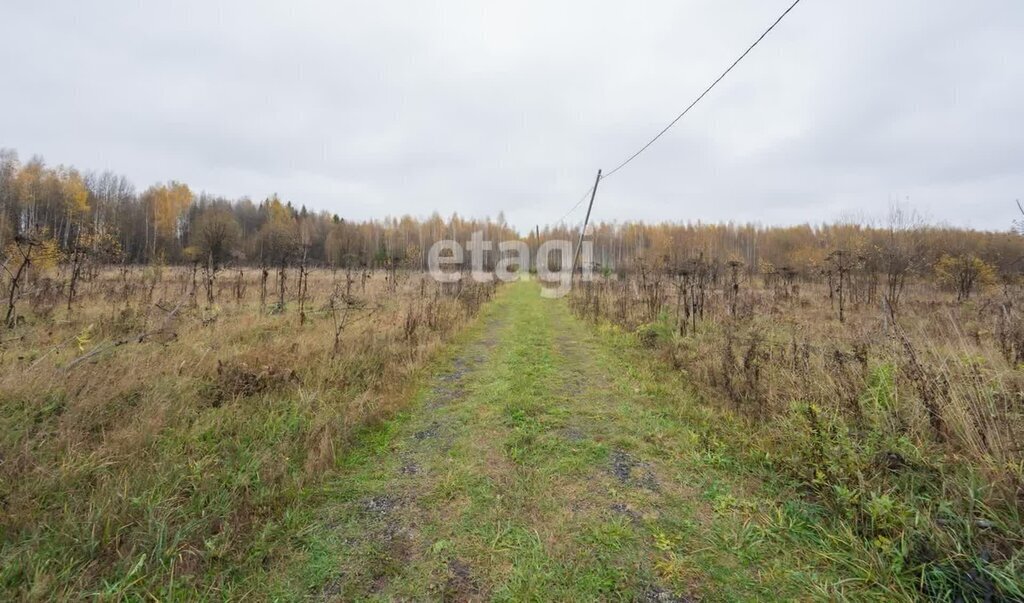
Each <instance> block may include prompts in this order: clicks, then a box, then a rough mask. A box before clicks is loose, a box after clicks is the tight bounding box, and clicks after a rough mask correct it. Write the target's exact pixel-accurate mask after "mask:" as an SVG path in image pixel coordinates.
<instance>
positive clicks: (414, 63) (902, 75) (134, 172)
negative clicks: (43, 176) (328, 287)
mask: <svg viewBox="0 0 1024 603" xmlns="http://www.w3.org/2000/svg"><path fill="white" fill-rule="evenodd" d="M785 4H786V3H785V2H765V1H764V0H729V1H728V2H721V1H712V0H700V1H686V2H673V1H670V0H663V1H662V0H659V1H656V2H646V3H641V4H639V5H638V4H637V3H632V4H630V3H598V4H594V3H585V2H561V3H552V2H542V1H539V0H526V1H523V2H517V3H492V2H478V1H469V0H465V1H459V2H452V1H449V2H403V3H377V4H367V3H354V2H342V3H328V2H323V3H307V2H295V3H270V2H229V3H217V4H216V5H215V6H213V5H212V3H208V2H192V1H189V2H178V3H141V2H127V1H112V2H104V3H80V2H52V3H30V2H8V3H5V6H4V7H3V8H2V9H0V39H2V40H4V50H5V52H3V53H2V54H0V66H2V69H0V74H2V75H0V77H2V81H3V90H4V93H3V94H2V95H0V146H7V147H13V148H16V149H18V150H19V151H20V152H21V153H22V154H23V155H30V154H33V153H38V154H41V155H43V156H44V157H45V158H46V159H47V160H48V161H50V162H52V163H65V164H72V165H75V166H78V167H81V168H84V169H97V170H102V169H112V170H115V171H118V172H120V173H124V174H126V175H127V176H128V177H129V178H131V179H132V180H133V181H134V182H135V183H136V184H137V185H138V186H140V187H144V186H147V185H148V184H150V183H152V182H155V181H158V180H167V179H171V178H174V179H179V180H184V181H186V182H188V183H189V184H190V185H192V186H193V188H195V189H199V190H207V191H209V192H211V193H214V194H221V195H226V196H243V195H248V196H252V197H254V198H260V197H263V196H265V195H268V194H270V193H272V192H277V193H279V194H280V195H281V196H282V197H284V198H286V199H290V200H292V201H294V202H295V203H302V204H306V205H307V206H309V207H312V208H316V209H327V210H330V211H332V212H337V213H339V214H342V215H345V216H350V217H353V218H368V217H382V216H384V215H387V214H392V215H394V214H402V213H411V214H414V215H427V214H429V213H430V212H432V211H433V210H435V209H436V210H438V211H440V212H441V213H442V214H449V213H452V212H458V213H460V214H468V215H477V216H484V215H491V216H494V215H496V214H497V213H498V212H499V211H501V210H504V211H505V213H506V215H507V216H508V218H509V220H510V221H511V222H512V223H513V224H516V225H517V226H519V227H520V228H523V229H525V228H528V227H530V226H532V225H533V224H535V223H546V222H551V221H553V220H556V219H558V218H559V217H560V216H562V214H564V213H565V211H566V210H567V209H568V208H569V207H570V206H571V205H572V204H573V203H575V202H576V200H577V199H578V197H579V195H580V194H581V193H582V192H583V191H584V190H585V189H586V188H587V187H588V186H589V184H590V182H591V181H592V179H593V174H594V172H595V171H596V169H597V168H598V167H603V168H605V169H608V168H611V167H613V166H614V165H615V164H616V163H618V162H619V161H620V160H622V159H623V158H625V157H626V156H628V155H629V154H630V153H631V152H632V151H633V150H635V149H636V148H637V147H638V146H640V145H641V144H643V142H645V141H646V139H648V138H649V137H650V136H652V135H653V134H654V133H655V132H657V131H658V130H659V129H660V128H661V127H662V126H663V125H664V124H665V123H667V121H669V120H670V119H671V118H672V117H674V115H675V114H676V113H678V111H679V110H680V109H681V108H682V107H684V106H685V105H686V104H688V103H689V101H690V100H691V99H692V98H693V97H694V96H695V95H696V94H697V93H698V92H699V91H700V90H701V89H703V87H704V86H705V85H706V84H707V83H708V82H709V81H710V80H711V79H713V78H714V77H715V76H717V74H718V73H719V72H720V71H721V70H722V69H723V68H724V67H725V66H726V65H727V64H728V63H729V62H731V61H732V59H733V58H735V56H736V55H737V54H738V53H739V52H740V51H741V50H742V48H744V47H745V46H746V44H749V42H750V41H751V40H753V38H755V37H756V36H757V35H758V34H759V33H760V31H761V30H763V29H764V27H766V26H767V24H768V23H770V22H771V20H772V19H774V17H775V16H776V15H777V14H778V13H779V12H780V11H781V10H782V9H783V8H784V6H785ZM1022 32H1024V6H1021V5H1020V3H1019V2H1014V1H1012V0H987V1H984V2H979V3H963V2H953V1H952V0H932V1H927V0H901V2H883V1H882V0H863V1H859V2H847V3H834V2H825V1H822V0H807V1H806V2H803V3H801V5H800V6H798V7H797V9H796V10H795V11H794V12H793V13H792V14H791V15H790V17H789V18H788V19H787V20H786V21H784V22H783V24H782V25H780V27H779V28H778V29H777V30H776V31H775V32H773V34H772V35H771V36H769V37H768V38H767V39H766V40H765V42H764V43H763V44H762V45H761V46H760V47H759V48H758V49H757V50H755V52H754V53H753V54H751V55H750V56H749V57H748V59H747V60H746V61H745V62H744V63H742V64H741V65H740V67H739V68H738V69H737V70H736V71H734V72H733V74H731V75H730V77H729V78H728V79H726V80H725V81H724V82H723V83H722V84H721V85H720V86H719V88H717V89H716V90H715V91H714V92H713V93H712V94H711V95H710V96H709V97H708V98H707V99H705V102H704V103H703V104H701V105H700V106H698V108H697V109H695V110H694V111H693V112H692V113H691V114H690V115H689V116H687V118H686V119H684V120H683V121H682V122H680V123H679V124H678V126H677V128H676V129H674V130H672V131H671V132H670V133H669V134H668V135H666V137H664V138H663V139H662V140H660V141H659V142H658V143H657V144H656V145H654V146H653V147H651V148H650V149H649V150H648V151H647V152H646V153H645V154H644V155H643V156H641V158H640V159H638V160H637V161H636V162H634V163H633V164H631V165H630V166H629V168H627V169H625V170H623V171H622V172H620V173H619V174H617V175H616V176H615V177H614V178H611V179H609V180H608V181H607V182H605V183H603V184H602V188H601V193H600V195H599V203H598V205H597V207H596V210H595V216H596V217H597V218H598V219H606V220H615V219H617V220H625V219H637V218H639V219H645V220H661V219H665V220H697V219H700V220H705V221H722V220H736V221H760V222H764V223H790V222H803V221H812V222H818V221H823V220H830V219H834V218H837V217H839V216H841V215H844V214H849V213H851V212H859V213H862V214H868V215H881V214H883V213H884V212H885V209H886V207H887V205H888V204H889V202H890V201H891V200H895V199H899V200H903V199H905V198H908V197H909V199H910V201H911V203H912V204H913V205H915V206H916V207H918V208H919V209H921V210H923V211H924V212H926V213H927V214H928V215H930V216H931V217H932V218H933V219H936V220H942V221H948V222H951V223H956V224H962V225H970V226H974V227H980V228H996V229H1002V228H1005V227H1007V226H1008V224H1009V222H1010V220H1012V219H1013V218H1014V211H1015V207H1014V205H1013V201H1014V199H1016V198H1019V197H1024V171H1022V170H1021V168H1020V167H1019V163H1020V160H1019V158H1020V157H1022V156H1024V119H1021V118H1022V100H1024V61H1021V60H1020V57H1021V55H1022V51H1024V36H1022V35H1021V33H1022ZM580 216H581V212H579V211H578V212H576V213H575V214H573V216H571V218H570V220H572V219H576V218H579V217H580Z"/></svg>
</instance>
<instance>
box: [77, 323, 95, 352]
mask: <svg viewBox="0 0 1024 603" xmlns="http://www.w3.org/2000/svg"><path fill="white" fill-rule="evenodd" d="M92 329H93V325H89V326H88V327H86V328H85V329H84V330H83V331H82V332H81V333H79V334H78V335H75V343H76V344H77V345H78V351H79V352H84V351H85V346H86V344H88V343H89V342H90V341H92Z"/></svg>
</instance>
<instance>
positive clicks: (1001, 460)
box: [573, 275, 1024, 598]
mask: <svg viewBox="0 0 1024 603" xmlns="http://www.w3.org/2000/svg"><path fill="white" fill-rule="evenodd" d="M646 277H647V280H646V281H645V280H644V278H643V275H638V276H636V277H634V278H631V279H629V280H628V281H615V280H610V281H606V282H599V283H594V284H592V285H589V286H588V287H585V288H583V290H582V291H579V292H577V293H576V294H575V295H574V299H573V306H574V308H575V309H576V311H577V313H578V314H580V315H583V316H587V317H589V318H591V319H595V320H602V321H604V320H607V321H612V322H615V323H617V324H619V325H620V326H623V327H625V328H627V329H630V330H634V331H636V333H637V336H638V337H639V340H640V342H641V344H642V345H645V346H647V347H649V349H650V350H651V353H652V354H653V355H658V356H660V357H662V358H663V359H664V360H665V361H666V362H667V363H669V364H670V365H671V366H674V367H675V368H676V369H678V370H680V371H683V372H684V373H685V374H686V375H687V376H688V377H689V378H690V381H691V382H692V383H693V384H694V387H695V388H696V390H697V391H698V392H699V393H700V394H701V396H702V397H703V399H705V400H706V401H708V403H711V404H718V405H721V406H722V407H724V408H725V409H727V410H729V411H732V412H735V413H737V414H739V415H741V416H745V417H748V419H749V421H750V424H751V427H752V429H755V430H757V432H758V433H760V435H761V441H762V442H763V445H762V447H761V449H760V450H756V451H750V452H751V453H752V454H754V455H759V456H761V457H763V458H765V459H767V462H768V463H769V465H770V466H771V467H772V470H773V471H777V472H780V473H782V474H784V475H787V476H789V478H790V479H792V480H794V481H796V482H798V483H799V484H802V486H803V487H804V489H805V491H806V492H807V493H808V496H811V497H813V498H815V499H817V500H820V501H824V502H826V503H827V504H829V505H830V506H831V507H832V509H833V510H834V512H835V514H836V516H837V517H838V518H839V519H840V520H841V521H843V522H845V524H846V525H848V526H849V529H850V535H851V536H850V540H849V543H848V546H849V547H850V548H861V549H866V550H868V551H869V552H871V554H872V555H873V556H874V557H876V558H877V559H878V567H877V568H875V570H873V571H875V572H876V573H881V574H886V573H887V574H888V575H890V577H891V578H892V580H894V581H901V582H902V583H904V584H906V586H907V589H908V590H909V591H910V592H920V593H922V594H926V595H929V596H934V597H938V598H943V597H948V598H955V597H956V596H965V597H967V598H973V597H985V596H1003V597H1011V598H1012V597H1014V596H1016V597H1020V596H1022V593H1021V588H1022V587H1021V584H1022V583H1024V568H1022V562H1024V553H1022V547H1024V528H1022V521H1021V518H1022V514H1024V445H1022V442H1024V372H1022V370H1021V369H1022V366H1024V365H1022V364H1021V357H1020V355H1019V353H1018V350H1019V349H1020V347H1019V345H1020V344H1019V341H1020V339H1019V335H1018V334H1019V333H1020V332H1021V329H1022V327H1024V317H1022V316H1021V315H1020V313H1019V311H1018V310H1017V308H1018V307H1019V306H1020V303H1021V301H1022V300H1021V299H1020V293H1019V292H1018V291H1016V290H1015V289H1013V288H1010V287H1007V288H1000V289H992V290H990V291H987V292H985V293H984V294H983V295H981V296H979V297H977V298H976V299H974V300H972V301H971V302H968V303H957V302H956V301H955V296H953V295H952V294H950V293H948V292H946V291H942V290H939V289H937V288H936V287H935V286H934V285H933V284H932V283H929V282H918V283H914V284H913V285H912V286H911V287H909V289H908V291H906V292H905V295H904V300H903V302H902V304H901V306H900V308H899V312H898V313H897V315H896V320H895V321H893V319H892V317H891V316H890V315H889V313H888V312H886V311H883V308H882V304H881V303H880V302H879V301H877V298H875V299H876V300H875V301H869V299H870V298H869V296H868V295H866V292H864V293H865V294H862V295H859V296H854V297H853V300H852V303H850V304H849V306H848V307H847V308H845V310H846V312H845V322H840V321H839V320H838V312H837V307H836V306H835V301H836V300H835V299H834V298H833V299H832V300H830V299H829V290H828V288H827V287H826V286H823V285H821V284H818V283H802V284H801V285H800V286H799V289H798V293H794V292H793V291H792V290H787V289H781V290H780V289H779V288H776V287H766V286H764V284H762V283H760V282H753V283H752V282H745V283H744V284H743V287H742V288H741V290H740V293H739V296H738V300H735V301H734V300H733V298H732V297H731V293H732V291H731V289H732V288H731V287H727V286H725V285H722V284H719V285H718V286H715V287H710V288H709V289H708V291H707V292H706V295H707V299H706V301H705V311H704V316H703V318H702V319H698V320H697V321H696V329H694V328H693V324H694V323H693V321H692V320H690V321H687V324H688V326H683V325H682V324H681V323H682V322H683V319H684V317H685V310H686V309H685V308H680V307H678V306H677V305H676V303H675V300H676V296H675V294H674V292H675V290H674V289H673V287H672V285H671V283H670V282H669V280H668V279H667V278H666V279H665V280H664V281H663V282H661V283H659V284H657V285H656V287H657V288H660V291H656V292H652V285H651V282H650V276H649V275H646ZM652 299H653V300H654V301H653V302H652ZM652 303H653V306H654V311H652ZM734 304H735V305H734ZM861 556H862V555H861Z"/></svg>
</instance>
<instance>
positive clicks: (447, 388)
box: [0, 282, 1011, 601]
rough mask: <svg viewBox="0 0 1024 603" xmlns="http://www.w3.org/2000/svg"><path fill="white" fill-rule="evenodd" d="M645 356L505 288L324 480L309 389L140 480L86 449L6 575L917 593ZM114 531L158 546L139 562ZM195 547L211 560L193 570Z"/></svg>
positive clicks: (761, 430)
mask: <svg viewBox="0 0 1024 603" xmlns="http://www.w3.org/2000/svg"><path fill="white" fill-rule="evenodd" d="M650 356H651V355H650V352H649V351H648V350H645V349H644V348H642V347H641V346H639V345H638V343H637V338H636V337H635V336H634V335H632V334H627V333H623V332H621V331H619V330H617V329H615V328H613V327H608V326H602V327H595V326H593V325H590V324H586V323H583V322H581V321H579V320H577V319H576V318H575V317H573V316H572V315H571V313H570V311H569V308H568V306H567V304H566V303H565V302H564V300H548V299H544V298H541V297H540V295H539V289H538V286H537V285H536V284H535V283H527V282H522V283H516V284H513V285H509V286H506V287H504V288H503V289H502V290H501V291H500V293H499V294H498V295H497V297H496V298H495V299H494V300H493V301H492V302H491V303H489V304H488V305H487V306H485V308H484V309H483V311H482V314H481V315H480V317H479V319H478V320H476V321H475V322H474V323H473V324H472V326H471V327H469V328H468V329H466V330H465V331H464V332H463V333H462V334H461V335H460V336H459V337H458V338H457V339H456V340H455V342H454V343H453V344H452V345H451V346H449V347H448V348H447V351H445V352H444V353H442V355H441V357H440V358H439V359H438V360H437V361H436V362H435V363H434V364H433V365H432V366H431V368H430V370H427V371H425V372H424V373H423V374H422V379H421V383H420V385H419V387H418V389H417V390H416V393H415V395H414V396H413V398H412V399H410V400H409V401H408V403H407V404H404V405H401V407H402V408H404V410H403V411H402V412H401V413H400V414H398V415H397V416H394V417H392V418H391V419H389V420H386V421H383V422H380V423H378V424H376V425H375V426H373V427H367V428H362V429H361V430H359V431H357V432H356V433H355V435H354V436H353V437H352V438H351V441H349V442H347V446H346V447H345V448H344V452H343V453H342V454H341V455H340V456H339V458H338V459H337V461H336V462H335V463H334V464H333V465H331V466H330V467H328V468H327V469H326V470H325V472H324V473H323V474H322V475H321V476H320V477H319V479H317V480H308V479H302V478H301V476H302V475H303V470H302V463H303V459H304V458H305V452H304V451H305V450H306V448H308V442H306V441H305V439H304V437H301V436H302V435H303V434H309V433H313V432H315V425H313V424H312V421H313V420H314V418H315V417H316V413H315V412H314V411H313V409H312V407H313V406H315V405H316V404H317V401H316V396H307V395H303V394H301V392H300V394H299V395H297V396H288V397H275V396H274V395H266V396H261V397H259V398H258V399H253V400H246V401H245V402H246V403H248V404H251V405H255V406H245V405H242V404H229V405H225V406H223V407H220V408H216V409H211V410H208V411H206V412H202V413H197V414H196V415H195V416H194V417H192V419H191V420H190V421H188V422H187V428H183V429H177V430H167V431H165V432H162V433H160V434H157V435H156V436H155V438H154V440H153V441H152V443H151V444H150V445H149V446H148V447H146V448H145V453H144V454H143V455H142V456H141V457H140V458H139V459H137V462H139V463H144V464H145V466H150V467H153V468H158V467H162V468H164V469H163V470H159V471H158V470H154V471H151V472H149V473H148V474H146V475H144V476H138V475H136V476H135V478H134V479H133V480H132V481H131V482H130V483H129V482H128V481H126V480H125V477H124V476H125V474H124V473H123V472H118V471H115V470H113V469H111V468H110V467H107V466H105V465H103V464H102V463H97V464H95V466H90V465H88V461H89V459H88V458H76V459H75V461H76V463H79V465H78V466H77V468H76V469H75V471H73V472H71V473H69V474H68V475H59V476H52V477H51V478H49V479H50V480H51V481H50V482H48V483H47V484H44V485H43V486H41V487H40V488H38V489H37V491H38V492H41V493H43V494H45V496H46V497H47V498H46V499H44V500H41V501H40V504H41V505H44V506H45V507H46V508H49V509H53V508H60V506H61V505H62V504H63V505H66V509H68V510H67V511H66V512H65V513H64V514H63V515H58V517H59V521H57V522H55V524H54V525H56V526H61V529H41V530H37V531H36V532H35V533H34V535H31V538H29V537H28V535H22V536H24V537H22V538H20V539H19V538H18V537H17V536H18V535H12V534H5V535H4V536H5V539H4V541H5V542H7V543H8V544H6V545H5V548H4V549H3V554H4V560H3V561H4V564H3V571H2V573H0V585H3V586H4V588H7V589H10V590H8V592H15V591H13V585H16V584H24V583H31V584H34V585H37V586H35V587H34V592H28V593H26V592H24V591H19V592H20V593H21V594H22V595H25V596H32V595H34V594H37V595H40V596H51V597H54V596H56V597H60V596H61V595H64V596H68V597H73V596H75V595H80V594H82V593H81V592H80V591H76V590H75V588H76V585H77V584H80V583H81V582H83V581H85V580H86V579H88V580H92V581H93V582H97V580H96V579H95V575H94V574H95V573H96V572H98V571H100V569H98V568H102V574H101V576H100V578H99V580H98V583H99V584H101V585H102V586H101V588H99V589H93V590H91V591H89V592H88V593H86V594H93V595H97V596H99V597H101V598H110V599H121V598H126V599H143V598H146V597H156V598H159V599H172V600H173V599H179V600H186V599H194V598H205V599H249V598H252V597H256V598H261V599H262V598H270V599H274V600H300V599H308V598H323V599H330V600H333V599H337V600H403V599H408V600H422V599H425V598H426V599H445V600H453V599H454V600H459V599H477V598H479V599H489V600H497V601H533V600H537V601H539V600H564V601H578V600H622V601H629V600H637V599H644V598H645V597H657V596H664V595H666V594H671V595H673V596H675V597H678V598H685V597H695V598H700V599H702V600H705V599H706V600H723V601H726V600H727V601H732V600H760V599H766V600H780V599H783V600H792V599H801V600H807V599H822V600H825V599H827V600H836V599H850V600H878V601H888V600H901V599H903V600H906V599H913V598H915V597H916V596H918V593H919V590H918V587H917V585H915V584H912V583H908V581H907V580H906V579H905V575H906V572H903V568H898V567H893V564H892V559H894V558H898V556H897V555H895V552H894V551H893V550H891V549H892V547H894V546H896V545H895V544H894V543H893V542H889V541H885V542H883V541H881V540H878V541H866V540H865V539H864V538H863V536H862V534H860V533H858V532H857V530H855V529H854V528H852V527H851V524H850V523H849V522H848V521H847V520H846V518H844V517H843V516H842V515H841V514H837V513H836V512H835V509H833V508H830V507H826V506H824V504H823V503H822V502H820V501H819V499H818V498H816V497H813V496H811V495H810V493H809V492H808V491H807V490H806V489H802V488H801V487H800V486H799V484H798V482H796V481H793V480H791V478H789V477H787V476H786V475H785V474H784V473H783V472H780V471H779V469H778V463H779V459H778V458H777V455H776V454H773V453H771V452H770V449H768V448H766V447H765V444H766V442H769V441H771V438H768V437H766V434H765V431H766V430H771V429H776V428H777V425H768V426H767V427H762V426H759V425H757V424H755V423H752V422H750V421H747V420H745V419H743V418H741V417H738V416H736V415H733V414H731V413H730V412H728V411H725V410H722V409H721V408H722V407H721V406H719V405H709V404H705V403H702V402H701V401H700V400H698V399H697V398H696V397H695V396H694V394H693V393H691V392H692V388H691V386H690V384H689V383H688V382H687V381H686V379H685V376H684V375H683V374H682V373H680V372H678V371H673V370H671V369H670V368H669V367H668V366H667V365H665V364H662V363H661V362H660V361H657V360H654V359H652V358H651V357H650ZM157 387H162V388H167V392H166V393H165V395H170V393H171V392H174V391H182V389H183V388H188V387H191V386H190V385H188V384H185V383H175V382H173V380H168V381H164V382H161V383H160V384H158V386H157ZM890 388H891V378H890V376H889V375H888V373H886V371H885V370H883V369H879V371H878V372H877V374H876V375H874V377H873V379H872V382H871V388H870V390H869V391H867V392H865V397H866V399H867V398H870V401H871V402H872V404H874V405H876V406H883V405H885V404H888V403H889V398H890V394H889V390H890ZM131 403H132V401H131V400H130V399H125V400H122V401H120V402H119V404H121V405H125V404H128V405H130V404H131ZM62 404H63V402H62V400H61V399H59V398H52V399H47V400H46V403H45V404H43V405H41V406H38V407H37V408H33V405H31V404H28V403H22V402H19V401H7V402H6V408H7V409H8V411H9V412H8V413H7V415H6V417H7V419H6V420H7V421H9V423H8V424H6V425H4V426H3V429H2V430H0V434H3V437H4V438H17V437H20V436H18V434H19V433H23V432H27V431H30V430H32V429H38V427H37V426H38V425H46V424H47V421H50V420H51V419H50V417H51V416H52V415H59V414H60V412H61V410H60V409H61V408H62ZM96 420H97V421H100V422H103V421H109V419H106V418H104V417H98V418H97V419H96ZM339 444H340V443H339ZM4 445H5V447H8V448H9V447H10V445H11V442H8V441H6V440H5V441H4ZM71 479H75V480H82V481H83V482H88V483H89V484H91V485H92V487H93V488H100V489H104V490H103V491H104V492H106V493H107V495H106V496H95V497H94V498H92V499H90V500H95V501H106V503H105V504H106V505H107V506H102V505H94V504H91V503H90V504H89V505H85V506H84V507H83V505H81V504H77V505H76V504H73V501H67V500H65V499H64V498H66V497H67V492H69V491H81V490H82V489H84V488H85V487H86V486H85V485H82V484H79V485H78V486H76V488H75V489H74V490H72V489H71V488H70V487H69V485H68V484H69V480H71ZM110 493H116V494H114V495H111V494H110ZM865 507H866V508H867V509H869V510H871V513H872V518H873V520H875V521H878V522H885V521H891V519H892V518H893V517H895V516H898V515H899V514H900V513H902V512H903V511H901V510H900V509H899V508H898V505H897V504H896V501H894V500H893V499H892V498H890V497H887V494H886V493H884V492H877V493H873V498H871V499H870V501H868V503H866V505H865ZM83 508H85V509H86V510H87V513H88V515H87V516H85V517H84V520H83V521H80V522H74V521H72V518H71V517H70V516H69V515H71V514H72V513H73V512H81V510H82V509H83ZM64 515H68V516H64ZM110 518H117V521H112V520H111V519H110ZM75 526H78V527H77V528H76V527H75ZM97 529H99V530H101V533H96V530H97ZM121 541H125V542H128V541H131V542H137V543H138V542H142V543H146V546H145V547H139V546H136V547H134V548H132V549H131V550H130V554H125V553H123V552H122V551H119V550H118V549H117V548H116V543H118V542H121ZM243 542H244V543H245V546H244V547H241V546H240V543H243ZM97 543H99V544H97ZM111 543H113V544H111ZM183 552H185V553H186V554H183ZM190 552H191V553H190ZM188 554H192V555H194V556H196V557H197V558H198V559H201V560H202V565H201V568H200V569H199V570H197V569H195V568H188V567H182V565H183V564H187V563H189V557H188ZM98 564H102V565H98ZM901 572H902V573H901ZM945 576H946V575H945V574H943V573H942V572H941V571H936V573H935V575H934V576H930V577H929V579H930V580H934V581H936V583H938V582H939V581H941V580H943V579H945ZM54 585H60V586H59V588H55V587H54ZM1007 592H1011V591H1007Z"/></svg>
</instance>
